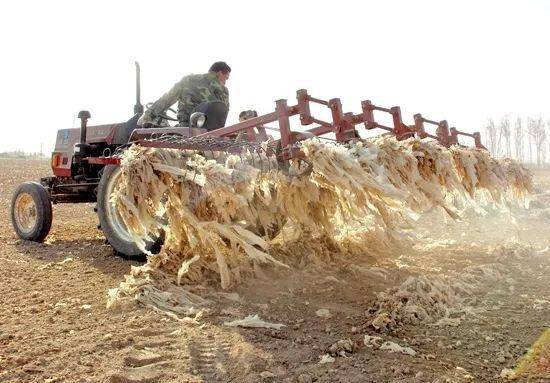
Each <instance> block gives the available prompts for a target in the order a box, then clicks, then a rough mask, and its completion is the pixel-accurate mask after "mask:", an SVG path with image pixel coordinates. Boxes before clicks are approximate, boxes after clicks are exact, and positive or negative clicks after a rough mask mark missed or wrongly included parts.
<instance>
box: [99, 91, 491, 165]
mask: <svg viewBox="0 0 550 383" xmlns="http://www.w3.org/2000/svg"><path fill="white" fill-rule="evenodd" d="M296 98H297V104H296V105H293V106H289V105H288V104H287V100H284V99H283V100H277V101H276V102H275V111H274V112H271V113H268V114H264V115H262V116H258V117H254V118H251V119H248V120H245V121H242V122H239V123H237V124H234V125H231V126H226V127H223V128H221V129H217V130H213V131H210V132H205V133H201V134H198V135H197V136H196V137H234V136H235V135H237V134H238V133H241V132H244V133H246V138H247V139H248V140H249V141H263V140H265V139H266V138H267V134H266V131H265V125H266V124H269V123H273V122H277V124H278V129H276V130H278V131H279V132H280V135H281V137H280V139H279V142H280V148H281V157H282V159H290V158H295V157H300V156H301V154H302V153H301V152H300V150H299V149H297V148H296V146H295V145H293V144H295V143H296V142H297V141H299V140H301V139H305V138H307V137H311V136H312V135H313V136H322V135H325V134H328V133H333V134H334V135H335V138H336V141H338V142H347V141H350V140H354V139H361V136H360V135H359V133H358V131H357V129H356V125H360V124H363V125H364V127H365V128H366V129H367V130H371V129H381V130H385V131H387V132H388V133H390V134H393V135H395V137H396V138H397V139H398V140H404V139H407V138H410V137H418V138H428V137H429V138H433V139H435V140H437V141H438V142H439V143H440V144H441V145H443V146H445V147H449V146H451V145H459V142H458V136H466V137H471V138H473V139H474V145H475V147H476V148H479V149H485V147H484V146H483V145H482V143H481V134H480V133H479V132H475V133H466V132H461V131H459V130H457V129H456V128H454V127H453V128H450V129H449V124H448V123H447V121H446V120H441V121H439V122H437V121H433V120H429V119H427V118H424V117H423V116H422V115H421V114H415V115H414V124H413V125H407V124H405V123H404V122H403V117H402V114H401V108H400V107H399V106H394V107H391V108H385V107H382V106H377V105H375V104H373V103H372V102H371V101H370V100H365V101H362V102H361V110H362V112H361V113H359V114H353V113H345V112H344V111H343V108H342V103H341V101H340V99H339V98H333V99H331V100H328V101H325V100H321V99H318V98H315V97H312V96H310V95H309V94H308V93H307V90H305V89H300V90H298V91H297V92H296ZM311 103H313V104H318V105H322V106H326V107H327V108H329V109H330V112H331V117H332V122H328V121H323V120H321V119H318V118H316V117H314V116H313V115H312V114H311V108H310V104H311ZM375 111H377V112H383V113H387V114H389V115H391V117H392V125H393V126H386V125H383V124H380V123H378V122H377V121H376V119H375V116H374V112H375ZM296 115H299V116H300V123H301V125H303V126H309V125H312V124H314V125H315V126H314V127H312V128H309V129H307V130H306V131H304V132H293V131H291V128H290V118H291V117H293V116H296ZM426 124H427V125H432V126H435V127H436V129H435V132H434V134H432V133H428V132H427V131H426V128H425V125H426ZM255 130H256V131H255ZM137 143H138V144H142V145H144V146H149V147H168V146H167V145H168V144H167V143H166V142H154V141H153V142H151V141H147V140H138V141H137ZM170 147H177V144H173V145H170ZM88 161H89V162H90V163H104V164H111V163H113V162H112V160H107V159H105V160H103V159H92V158H89V159H88Z"/></svg>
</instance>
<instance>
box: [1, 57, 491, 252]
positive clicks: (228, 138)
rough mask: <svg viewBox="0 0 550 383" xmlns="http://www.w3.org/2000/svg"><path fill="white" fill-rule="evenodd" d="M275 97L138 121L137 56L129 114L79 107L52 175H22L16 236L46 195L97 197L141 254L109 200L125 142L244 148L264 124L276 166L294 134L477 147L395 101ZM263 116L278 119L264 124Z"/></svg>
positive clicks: (294, 147) (45, 224)
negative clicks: (384, 120)
mask: <svg viewBox="0 0 550 383" xmlns="http://www.w3.org/2000/svg"><path fill="white" fill-rule="evenodd" d="M275 104H276V107H275V110H274V111H273V112H271V113H268V114H265V115H261V116H255V117H252V118H250V119H248V120H245V121H241V122H239V123H237V124H234V125H231V126H224V125H225V120H226V117H227V107H226V106H225V104H223V103H221V102H208V103H203V104H201V105H199V106H198V107H197V108H196V110H195V113H193V114H192V115H191V118H190V121H191V123H190V125H191V126H190V127H189V128H188V127H171V126H169V125H167V124H166V123H165V122H166V121H167V120H173V121H175V119H173V118H171V117H169V116H167V115H165V114H163V115H159V116H157V121H156V122H157V123H158V125H154V126H152V127H147V128H141V127H139V126H138V125H137V121H138V119H139V117H140V116H141V114H142V113H143V110H144V108H143V106H142V105H141V103H140V73H139V65H138V63H136V104H135V106H134V116H133V117H132V118H130V119H129V120H128V121H126V122H123V123H118V124H110V125H97V126H88V124H87V123H88V119H89V118H90V113H89V112H87V111H81V112H80V113H79V114H78V117H79V118H80V121H81V125H80V129H62V130H59V131H58V133H57V140H56V144H55V150H54V152H53V153H52V159H51V165H52V170H53V177H44V178H42V179H41V180H40V182H26V183H24V184H22V185H20V186H19V187H18V188H17V189H16V190H15V193H14V195H13V199H12V207H11V218H12V223H13V226H14V228H15V231H16V233H17V235H18V236H19V237H20V238H22V239H25V240H30V241H37V242H40V241H42V240H44V238H45V237H46V236H47V235H48V232H49V230H50V227H51V223H52V203H53V204H56V203H80V202H97V205H96V209H97V214H98V217H99V223H100V227H101V229H102V230H103V233H104V234H105V237H106V239H107V241H108V242H109V243H110V244H111V245H112V246H113V248H114V249H115V250H116V251H117V252H119V253H122V254H125V255H127V256H135V255H139V254H141V251H140V250H139V249H138V247H137V246H136V244H135V243H134V242H132V240H131V239H130V236H129V234H128V230H127V229H126V227H125V225H124V223H123V222H122V219H121V218H120V216H119V214H118V213H117V211H116V209H115V208H114V206H113V205H112V204H111V203H110V202H109V197H110V195H111V193H112V191H113V190H114V188H115V186H116V184H117V182H118V180H119V177H120V174H121V172H120V168H119V167H118V165H119V163H120V157H119V154H120V152H121V151H123V150H124V148H126V147H128V146H129V145H131V144H136V145H142V146H146V147H156V148H173V149H187V150H196V151H198V152H201V153H203V154H205V155H206V156H208V153H209V152H214V151H218V152H219V151H226V152H236V153H238V152H239V151H240V150H242V149H243V148H245V149H246V150H247V151H248V152H249V153H250V151H254V150H265V148H266V145H260V143H262V142H265V141H266V140H268V136H267V134H266V129H271V130H275V131H276V133H275V136H276V137H275V139H273V138H270V142H269V145H268V148H269V151H270V153H269V155H270V156H271V155H272V156H276V158H277V161H278V163H279V164H280V165H281V167H283V168H284V167H285V166H286V165H287V164H288V160H290V159H300V158H303V153H302V152H301V149H300V145H299V141H301V140H304V139H307V138H311V137H319V138H321V139H323V138H324V139H329V140H332V141H336V142H339V143H344V144H345V143H346V142H348V141H351V140H360V139H362V138H361V135H360V131H359V130H360V128H363V129H366V130H372V129H377V130H381V131H385V132H386V134H392V135H394V136H395V137H396V138H397V139H398V140H402V139H407V138H410V137H417V138H421V139H423V138H428V139H434V140H437V141H438V142H439V143H440V144H441V145H443V146H446V147H448V146H450V145H458V144H459V142H458V136H459V135H462V136H467V137H470V138H473V139H474V143H475V146H476V147H477V148H480V149H484V147H483V145H482V144H481V135H480V134H479V133H478V132H476V133H465V132H461V131H459V130H457V129H456V128H454V127H451V128H449V125H448V123H447V121H446V120H441V121H434V120H429V119H426V118H424V117H423V116H422V115H420V114H416V115H414V123H413V124H411V125H407V124H405V123H404V122H403V120H402V117H401V109H400V107H398V106H394V107H391V108H385V107H382V106H377V105H375V104H373V103H372V102H371V101H370V100H365V101H362V102H361V111H360V112H359V113H357V114H354V113H351V112H349V113H344V112H343V109H342V104H341V102H340V99H338V98H333V99H330V100H328V101H327V100H321V99H318V98H315V97H312V96H310V95H309V94H308V92H307V91H306V90H305V89H300V90H298V92H297V103H296V105H288V104H287V100H277V101H276V103H275ZM310 104H316V105H321V106H324V107H327V108H328V109H329V111H330V116H331V120H332V121H323V120H321V119H319V118H317V117H315V116H314V115H312V113H311V111H310ZM375 112H376V113H386V114H389V115H390V116H391V120H392V126H387V125H383V124H381V123H379V122H377V121H376V118H375ZM293 116H299V123H300V125H302V126H309V125H312V124H314V126H313V127H310V128H308V129H305V130H304V129H302V130H299V131H298V130H291V123H290V118H291V117H293ZM270 123H276V124H277V126H276V127H273V126H272V127H269V126H266V124H270ZM425 125H432V126H435V127H436V129H435V132H434V133H433V134H432V133H429V132H428V131H426V129H425ZM327 135H328V137H327ZM161 241H162V238H159V239H158V240H157V241H155V242H154V243H150V244H149V247H150V250H153V249H154V248H155V247H156V245H157V244H158V243H159V242H161Z"/></svg>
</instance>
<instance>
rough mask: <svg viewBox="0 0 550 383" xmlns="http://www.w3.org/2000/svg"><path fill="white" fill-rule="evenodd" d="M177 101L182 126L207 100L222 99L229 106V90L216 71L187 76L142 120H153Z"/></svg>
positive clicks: (153, 106) (186, 124)
mask: <svg viewBox="0 0 550 383" xmlns="http://www.w3.org/2000/svg"><path fill="white" fill-rule="evenodd" d="M176 101H177V102H178V120H179V122H180V124H181V125H182V126H188V125H189V116H190V115H191V114H192V113H193V110H194V109H195V108H196V107H197V106H198V105H199V104H201V103H203V102H205V101H222V102H224V103H226V104H227V106H228V107H229V91H228V90H227V87H226V86H225V85H223V84H222V83H220V81H219V80H218V76H217V74H216V73H214V72H208V73H205V74H191V75H189V76H185V77H184V78H182V79H181V80H180V81H179V82H178V83H176V84H175V85H174V86H173V87H172V89H170V90H169V91H168V92H167V93H165V94H164V95H163V96H162V97H161V98H159V99H158V100H157V101H155V102H154V103H153V104H152V105H151V107H150V108H149V109H147V110H146V111H145V113H144V115H143V117H142V119H141V122H142V123H145V122H151V121H152V120H153V119H154V118H155V115H158V114H160V113H164V112H165V111H166V109H168V108H169V107H170V106H171V105H173V104H174V103H175V102H176Z"/></svg>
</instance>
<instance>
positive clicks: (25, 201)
mask: <svg viewBox="0 0 550 383" xmlns="http://www.w3.org/2000/svg"><path fill="white" fill-rule="evenodd" d="M10 213H11V223H12V225H13V228H14V229H15V232H16V233H17V236H18V237H19V238H21V239H24V240H27V241H34V242H43V241H44V238H46V236H47V235H48V233H49V232H50V229H51V227H52V203H51V201H50V196H49V194H48V192H47V191H46V189H45V188H44V186H42V185H41V184H39V183H38V182H25V183H23V184H21V185H19V186H18V187H17V189H15V192H14V193H13V197H12V199H11V211H10Z"/></svg>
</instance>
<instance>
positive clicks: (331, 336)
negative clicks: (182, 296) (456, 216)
mask: <svg viewBox="0 0 550 383" xmlns="http://www.w3.org/2000/svg"><path fill="white" fill-rule="evenodd" d="M48 174H50V170H49V164H48V162H46V161H31V160H0V243H1V246H0V273H1V278H0V289H1V291H2V294H1V295H0V318H1V320H0V382H262V381H265V382H289V383H290V382H474V381H475V382H497V381H505V378H501V374H503V373H506V370H505V369H507V368H509V369H514V368H515V367H516V366H518V365H521V366H522V367H521V368H519V367H518V369H517V373H518V374H519V375H520V376H519V377H518V378H517V380H518V381H529V382H543V381H550V346H549V345H548V343H547V342H548V339H549V338H550V337H549V336H546V337H545V339H546V343H544V341H543V342H542V345H541V342H539V346H538V348H537V352H536V353H535V354H534V356H532V357H525V355H526V354H527V352H528V350H529V349H530V348H531V346H532V345H533V344H534V343H535V342H536V341H537V339H539V337H541V335H542V334H543V332H544V330H545V329H548V328H550V251H549V246H550V224H549V223H550V213H548V212H550V210H549V211H547V210H546V209H547V208H550V198H548V196H546V195H545V194H544V193H546V191H550V171H548V170H539V171H535V180H536V183H537V189H538V193H539V194H538V195H537V196H536V198H535V201H534V203H533V204H532V206H531V207H530V208H529V209H521V210H520V209H516V210H515V211H514V213H513V214H510V213H503V212H497V211H490V212H489V213H488V215H487V216H485V217H479V216H472V217H469V218H468V219H466V220H464V221H463V222H455V221H451V220H450V219H446V218H444V217H443V216H441V215H440V214H439V213H435V212H433V213H430V214H427V215H426V216H424V217H422V218H421V219H420V221H419V222H418V223H417V224H418V227H416V228H415V229H414V233H415V234H416V235H417V236H418V238H417V239H415V241H414V246H412V245H411V246H407V247H401V248H397V249H396V250H395V251H394V252H393V253H392V254H391V255H389V254H387V253H383V252H381V251H378V249H365V253H364V254H361V255H342V254H341V253H336V252H334V251H332V250H331V248H330V246H323V244H321V243H317V244H316V246H306V245H307V243H303V242H298V243H291V244H288V245H286V248H285V249H283V250H282V251H281V252H284V253H286V254H287V255H288V256H289V258H292V257H293V256H294V255H300V256H299V257H298V256H296V257H294V258H295V259H294V263H295V264H294V265H295V266H296V267H295V268H294V269H292V270H291V271H288V270H287V271H281V270H277V269H266V270H265V271H264V272H263V273H260V274H265V275H264V276H263V277H258V278H256V279H253V280H249V281H247V282H245V283H244V284H243V285H241V286H239V287H237V288H235V289H234V290H233V291H229V292H225V293H222V292H220V289H219V286H218V285H217V284H216V283H213V282H211V281H207V282H205V283H204V284H203V285H201V286H196V287H195V291H196V292H198V293H199V294H200V295H201V296H203V297H205V298H206V299H208V300H209V302H210V305H209V306H208V309H207V310H205V311H204V313H203V315H202V317H200V318H197V320H196V321H182V320H178V319H176V318H173V317H169V316H166V315H164V314H162V313H159V312H157V311H155V310H153V309H151V308H147V307H141V306H139V305H137V304H136V305H123V306H121V307H119V308H116V309H112V308H111V309H107V307H106V302H107V291H108V290H109V289H110V288H113V287H117V286H118V285H119V283H120V282H121V281H123V280H124V275H125V274H127V273H128V272H129V269H130V267H131V266H132V265H139V264H141V263H142V262H143V260H128V259H123V258H121V257H119V256H117V255H115V254H114V253H113V251H112V249H111V248H110V247H109V246H108V245H107V244H106V243H105V239H104V237H103V234H102V232H101V231H100V230H98V229H97V216H96V214H95V213H94V212H93V206H92V205H91V204H78V205H71V204H66V205H55V206H54V208H53V209H54V221H53V226H52V229H51V232H50V235H49V236H48V237H47V239H46V242H45V243H43V244H37V243H32V242H26V241H22V240H20V239H18V238H17V237H16V236H15V234H14V232H13V229H12V227H11V223H10V219H9V206H10V200H11V193H12V191H13V189H14V188H15V187H16V186H17V185H18V184H19V183H21V182H24V181H27V180H36V179H38V178H40V177H41V176H45V175H48ZM420 276H422V277H426V278H428V280H435V279H438V278H439V279H442V280H444V283H455V284H458V285H460V286H462V287H464V286H465V288H463V289H462V290H461V289H455V290H454V293H455V295H456V296H454V298H453V299H451V300H449V301H448V302H447V301H445V304H446V305H447V306H448V307H447V309H448V313H447V314H448V316H447V317H446V318H445V319H444V320H440V319H441V316H439V317H438V316H437V314H434V317H432V318H431V320H424V319H418V318H417V317H415V318H416V319H417V320H410V318H409V320H404V319H403V318H404V317H399V318H401V319H403V320H401V319H399V318H397V319H396V320H395V321H394V324H392V325H391V326H389V327H390V328H389V329H384V327H383V326H382V328H378V329H377V328H376V327H379V326H373V322H372V319H373V318H376V315H377V314H379V312H377V311H376V310H377V308H379V307H380V301H381V299H382V298H381V297H382V296H381V295H377V294H379V293H381V292H384V291H388V292H389V294H387V295H386V297H388V296H389V297H397V296H399V297H400V295H398V294H399V293H398V291H397V289H394V290H391V289H392V288H396V287H399V286H401V285H402V284H403V283H404V282H405V281H406V280H407V278H409V277H420ZM400 299H401V301H402V302H405V301H406V300H407V299H408V298H406V297H403V298H400ZM396 302H399V299H397V300H396ZM441 302H442V301H441V300H440V301H438V302H434V305H435V304H436V303H438V304H440V303H441ZM428 306H429V305H428ZM320 309H325V310H322V311H321V312H319V311H318V310H320ZM424 309H429V307H424ZM327 310H328V312H327ZM318 313H319V314H321V315H322V316H319V315H318ZM253 314H258V315H259V317H260V318H261V319H263V320H265V321H268V322H273V323H282V324H284V325H285V327H283V328H282V329H280V330H276V329H266V328H240V327H229V326H226V325H224V322H229V321H233V320H236V319H242V318H244V317H246V316H248V315H253ZM323 314H324V315H323ZM375 323H378V322H375ZM365 335H369V336H371V337H375V336H379V337H381V338H382V340H381V341H380V342H384V341H391V342H394V343H396V344H398V345H400V346H403V347H410V348H412V349H413V350H414V355H409V354H407V353H399V352H397V353H392V352H390V351H389V350H384V349H380V347H379V346H377V345H373V344H368V345H365V342H364V337H365ZM543 338H544V337H543ZM348 339H349V340H350V341H351V342H347V340H348ZM541 339H542V338H541ZM338 341H343V342H339V343H338ZM367 343H368V342H367ZM332 345H334V346H333V347H332V348H331V346H332ZM325 354H329V355H327V356H325V357H324V358H323V360H329V362H328V363H319V362H320V360H321V357H323V355H325ZM332 360H333V361H332ZM503 371H504V372H503Z"/></svg>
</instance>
